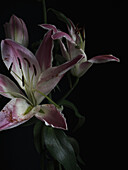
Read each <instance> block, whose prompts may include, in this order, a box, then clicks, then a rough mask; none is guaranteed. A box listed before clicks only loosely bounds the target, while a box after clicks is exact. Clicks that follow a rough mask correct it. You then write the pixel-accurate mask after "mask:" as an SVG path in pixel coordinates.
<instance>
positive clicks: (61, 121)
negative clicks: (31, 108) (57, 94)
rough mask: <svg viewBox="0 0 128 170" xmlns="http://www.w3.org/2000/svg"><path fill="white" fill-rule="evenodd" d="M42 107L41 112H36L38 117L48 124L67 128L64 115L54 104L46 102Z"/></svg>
mask: <svg viewBox="0 0 128 170" xmlns="http://www.w3.org/2000/svg"><path fill="white" fill-rule="evenodd" d="M40 109H41V110H40V111H41V112H38V113H36V114H35V116H36V117H37V118H38V119H40V120H41V121H44V122H45V124H46V125H47V126H52V127H54V128H59V129H64V130H67V124H66V120H65V118H64V115H63V114H62V113H61V111H59V110H58V109H57V108H56V107H55V106H54V105H53V104H44V105H42V106H41V108H40Z"/></svg>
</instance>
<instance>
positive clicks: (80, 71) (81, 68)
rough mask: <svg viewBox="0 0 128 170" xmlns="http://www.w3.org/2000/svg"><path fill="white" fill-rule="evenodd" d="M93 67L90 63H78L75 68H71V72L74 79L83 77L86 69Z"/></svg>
mask: <svg viewBox="0 0 128 170" xmlns="http://www.w3.org/2000/svg"><path fill="white" fill-rule="evenodd" d="M92 65H93V63H90V62H88V61H85V62H81V63H80V64H79V63H78V64H77V65H76V66H75V67H73V68H72V70H71V72H72V74H73V75H74V76H76V77H81V76H83V75H84V74H85V73H86V72H87V71H88V69H89V68H90V67H91V66H92Z"/></svg>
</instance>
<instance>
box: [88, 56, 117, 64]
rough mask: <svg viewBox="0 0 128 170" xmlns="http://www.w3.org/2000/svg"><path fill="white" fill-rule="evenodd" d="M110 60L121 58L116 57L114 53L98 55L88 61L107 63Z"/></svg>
mask: <svg viewBox="0 0 128 170" xmlns="http://www.w3.org/2000/svg"><path fill="white" fill-rule="evenodd" d="M109 61H117V62H119V61H120V60H119V59H118V58H116V57H114V56H113V55H98V56H95V57H93V58H91V59H90V60H88V62H91V63H106V62H109Z"/></svg>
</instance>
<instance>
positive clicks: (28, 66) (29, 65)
mask: <svg viewBox="0 0 128 170" xmlns="http://www.w3.org/2000/svg"><path fill="white" fill-rule="evenodd" d="M24 60H25V61H26V62H27V63H28V67H30V66H31V64H30V62H29V61H28V59H27V58H24Z"/></svg>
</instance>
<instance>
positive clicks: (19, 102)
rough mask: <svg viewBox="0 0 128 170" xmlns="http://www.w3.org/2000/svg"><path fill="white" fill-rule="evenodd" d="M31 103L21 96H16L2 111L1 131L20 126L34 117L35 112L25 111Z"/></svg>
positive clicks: (0, 115) (0, 119)
mask: <svg viewBox="0 0 128 170" xmlns="http://www.w3.org/2000/svg"><path fill="white" fill-rule="evenodd" d="M29 107H30V105H29V104H28V103H27V102H26V101H25V100H24V99H20V98H14V99H12V100H11V101H10V102H9V103H7V104H6V105H5V107H4V108H3V109H2V110H1V112H0V131H1V130H6V129H10V128H14V127H16V126H19V125H20V124H22V123H24V122H26V121H28V120H29V119H30V118H31V117H33V115H34V112H33V111H30V112H29V113H28V114H25V115H24V113H25V112H26V110H27V109H28V108H29Z"/></svg>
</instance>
